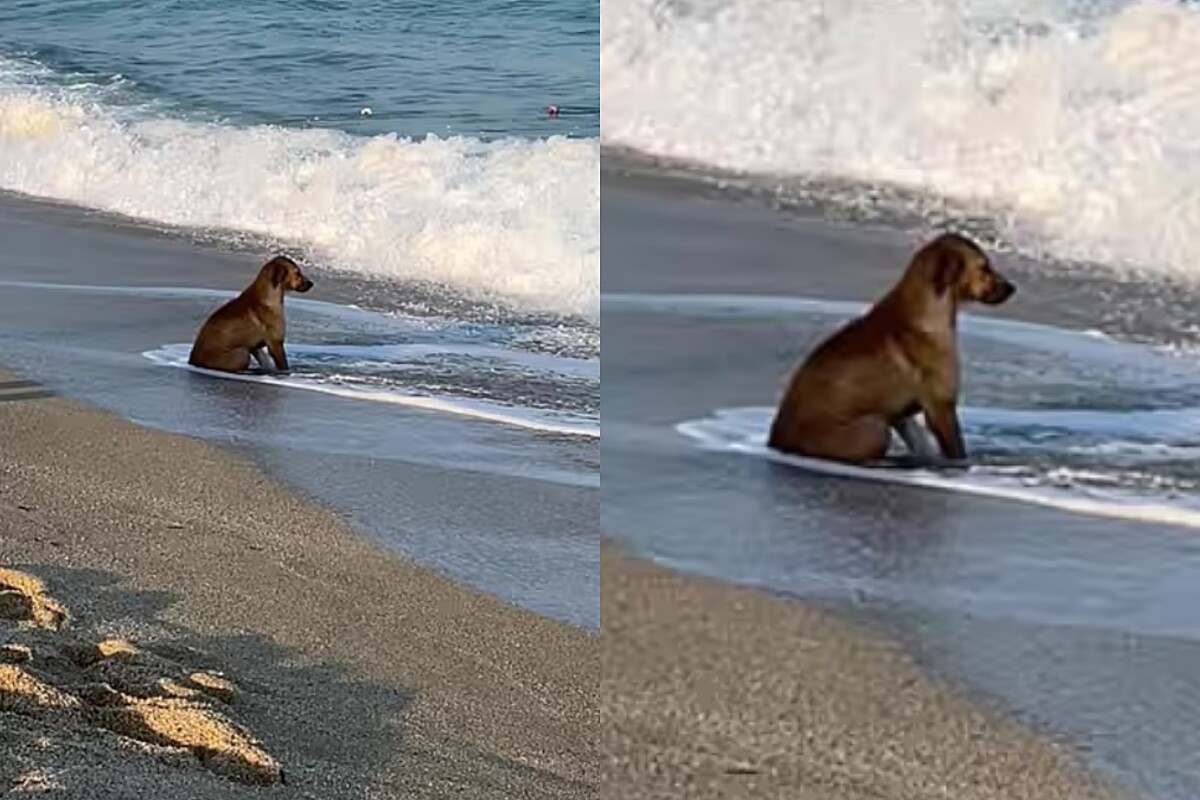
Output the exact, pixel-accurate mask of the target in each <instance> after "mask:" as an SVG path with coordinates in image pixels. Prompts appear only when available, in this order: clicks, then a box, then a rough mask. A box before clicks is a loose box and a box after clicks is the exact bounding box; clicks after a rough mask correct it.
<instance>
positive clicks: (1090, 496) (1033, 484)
mask: <svg viewBox="0 0 1200 800" xmlns="http://www.w3.org/2000/svg"><path fill="white" fill-rule="evenodd" d="M773 414H774V409H771V408H736V409H720V410H717V411H716V412H714V414H713V415H712V416H711V417H707V418H704V419H698V420H688V421H686V422H681V423H680V424H679V425H677V426H676V430H678V431H679V433H681V434H683V435H684V436H687V437H688V438H690V439H692V440H694V441H696V442H697V443H698V444H699V445H700V446H702V447H705V448H707V449H712V450H718V451H724V452H728V453H738V454H742V455H750V456H756V457H759V458H767V459H770V460H773V461H777V462H780V463H785V464H791V465H793V466H796V467H800V468H803V469H806V470H809V471H812V472H818V473H822V474H825V475H832V476H837V477H845V478H856V479H859V480H871V481H878V482H882V483H896V484H904V485H908V486H914V487H923V488H926V489H939V490H942V491H950V492H958V493H962V494H969V495H976V496H980V497H991V498H996V499H1001V500H1013V501H1018V502H1023V503H1031V504H1033V505H1040V506H1046V507H1049V508H1056V509H1060V510H1063V511H1070V512H1074V513H1078V514H1092V515H1096V516H1102V517H1112V518H1116V519H1129V520H1137V521H1140V522H1158V523H1163V524H1171V525H1183V526H1187V527H1192V528H1200V502H1198V501H1197V499H1196V496H1195V494H1194V491H1182V490H1181V487H1179V486H1176V485H1174V484H1173V483H1172V482H1171V481H1168V480H1163V481H1157V482H1154V481H1146V480H1138V481H1136V482H1134V481H1131V480H1129V479H1128V478H1127V477H1126V476H1122V475H1120V474H1113V473H1112V472H1111V471H1105V470H1095V469H1086V468H1073V467H1067V466H1059V467H1054V468H1050V469H1041V470H1039V469H1036V468H1033V467H1028V466H987V465H983V466H973V467H971V469H970V470H969V471H967V472H966V473H963V474H955V473H943V472H936V471H932V470H919V469H912V470H907V469H882V468H870V467H858V466H851V465H846V464H838V463H835V462H831V461H821V460H819V459H813V458H802V457H797V456H790V455H783V454H781V453H779V452H777V451H775V450H772V449H770V448H769V447H767V445H766V441H767V431H768V430H769V428H770V425H771V418H772V416H773ZM967 416H968V418H969V415H967ZM1128 416H1130V417H1134V416H1136V415H1128ZM1075 421H1078V420H1075ZM1131 424H1135V423H1132V422H1131ZM968 434H969V431H968Z"/></svg>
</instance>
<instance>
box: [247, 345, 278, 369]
mask: <svg viewBox="0 0 1200 800" xmlns="http://www.w3.org/2000/svg"><path fill="white" fill-rule="evenodd" d="M250 355H252V356H254V360H255V361H256V362H258V367H259V369H261V370H262V371H263V372H274V371H275V368H274V367H272V366H271V362H270V361H267V348H265V347H263V346H261V345H260V346H258V347H256V348H254V349H253V350H251V351H250Z"/></svg>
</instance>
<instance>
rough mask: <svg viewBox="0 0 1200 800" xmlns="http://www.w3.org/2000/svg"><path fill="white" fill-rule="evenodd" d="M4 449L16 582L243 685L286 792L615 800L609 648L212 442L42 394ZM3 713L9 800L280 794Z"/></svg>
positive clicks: (0, 525) (1, 502) (2, 405)
mask: <svg viewBox="0 0 1200 800" xmlns="http://www.w3.org/2000/svg"><path fill="white" fill-rule="evenodd" d="M3 377H4V379H5V380H9V379H11V376H9V375H7V374H5V375H4V376H3ZM0 440H3V441H4V447H3V448H0V476H3V478H2V480H0V531H3V534H2V535H0V564H2V565H4V566H7V567H12V568H17V569H21V570H24V571H26V572H28V573H30V574H33V575H35V576H37V577H39V578H41V579H42V580H43V581H44V583H45V584H46V591H47V592H48V593H49V594H50V595H52V596H53V597H54V598H56V599H57V600H58V601H60V602H61V603H62V604H64V605H65V606H66V607H67V608H69V609H70V612H71V615H72V623H71V628H70V630H71V632H72V634H71V635H73V636H78V637H81V638H82V639H87V640H89V641H91V640H95V641H98V640H99V639H101V638H104V637H107V636H120V637H123V638H125V639H128V640H130V641H131V642H133V643H135V644H136V645H137V646H138V647H139V648H142V649H144V650H146V651H148V652H153V653H155V654H156V655H157V656H159V657H160V658H162V659H168V660H173V662H178V663H183V664H188V665H189V668H197V669H198V668H207V669H212V670H216V671H220V672H221V673H223V674H224V675H225V676H226V677H227V678H228V679H230V680H232V681H233V682H234V683H235V684H236V685H237V686H238V687H239V690H240V693H241V697H240V699H239V701H238V702H237V703H236V705H234V706H231V710H230V712H229V713H230V715H231V716H232V717H233V719H234V720H235V722H236V723H237V724H238V725H240V726H243V727H244V728H245V729H246V730H248V731H249V732H251V733H252V734H253V736H254V737H256V738H257V739H259V740H260V745H261V747H262V748H263V750H264V751H265V752H267V753H269V754H270V755H271V756H272V757H274V758H275V759H277V760H278V762H279V764H280V765H281V766H282V768H283V770H284V773H285V775H286V779H287V785H286V786H281V787H277V788H276V789H274V790H272V792H271V793H272V796H279V797H312V798H352V797H353V798H364V797H378V798H393V797H431V798H433V797H439V798H440V797H446V796H449V795H453V796H456V797H477V798H508V797H547V798H548V797H564V798H565V797H595V796H596V794H597V791H598V789H597V768H596V762H595V751H594V743H595V736H596V715H595V709H596V703H597V683H598V675H597V662H598V657H599V656H598V650H599V640H598V638H597V637H595V636H593V635H590V634H588V633H586V632H585V631H583V630H581V629H579V628H576V627H572V626H569V625H566V624H563V623H559V622H554V621H551V620H548V619H546V618H543V617H540V616H537V615H535V614H533V613H531V612H528V611H523V610H520V609H518V608H515V607H513V606H510V605H507V604H505V603H503V602H500V601H498V600H494V599H491V598H489V597H487V596H484V595H482V594H480V593H478V592H476V591H473V590H471V589H468V588H464V587H462V586H460V585H458V584H455V583H453V582H451V581H449V580H446V579H443V578H440V577H438V576H436V575H434V574H432V573H430V572H428V571H426V570H424V569H421V568H418V567H415V566H413V565H412V564H410V563H408V562H406V561H403V560H400V559H398V558H396V557H394V556H393V555H391V554H389V553H388V552H387V551H386V550H384V549H382V548H381V547H380V546H378V545H376V544H374V543H372V542H370V541H368V540H366V539H365V538H363V537H362V536H361V535H359V534H358V533H356V532H355V531H353V530H351V529H349V528H348V527H347V526H346V525H345V524H344V523H343V522H341V521H340V520H338V519H337V518H335V517H334V516H333V515H332V514H330V513H328V512H326V511H324V510H322V509H320V508H317V507H316V506H314V505H313V504H312V503H311V502H309V501H306V500H304V499H302V498H300V497H298V496H296V495H294V494H292V493H290V492H288V491H286V490H285V489H283V488H281V487H279V486H278V485H276V484H275V483H274V482H273V481H271V480H270V479H269V478H268V477H267V476H266V475H264V474H263V473H262V472H261V471H260V470H259V469H258V468H257V467H255V466H254V465H252V464H250V463H248V462H247V461H245V460H243V459H241V458H238V457H235V456H233V455H230V454H229V453H228V452H226V451H223V450H221V449H218V448H216V447H214V446H212V445H209V444H206V443H203V442H199V441H195V440H192V439H188V438H184V437H180V436H174V435H170V434H166V433H162V432H157V431H151V430H147V429H144V428H140V427H138V426H135V425H132V424H130V423H127V422H124V421H122V420H120V419H117V418H115V417H113V416H111V415H109V414H106V413H102V412H97V411H92V410H88V409H85V408H83V407H81V406H78V405H76V404H74V403H71V402H68V401H65V400H62V399H56V398H51V399H45V398H42V399H38V398H36V397H31V398H28V399H20V400H17V399H14V400H11V401H9V402H0ZM9 635H16V636H18V638H19V636H21V635H24V634H11V633H10V634H9ZM48 652H51V651H47V650H43V649H42V645H40V644H38V643H37V642H35V643H34V645H33V658H32V660H31V661H30V662H28V663H29V667H30V670H31V671H33V672H35V673H36V672H37V671H38V670H39V669H42V670H44V671H45V672H46V673H51V672H53V671H54V670H53V669H52V667H54V665H53V664H50V663H46V662H42V661H40V659H45V658H49V656H48V655H47V653H48ZM0 705H2V704H0ZM0 717H3V720H2V721H0V785H4V786H5V787H6V788H7V787H9V786H17V785H23V786H26V787H32V788H36V787H37V786H50V785H53V786H58V787H60V788H59V789H57V790H56V792H55V793H54V794H53V795H51V796H55V797H71V798H95V797H120V798H125V797H129V798H134V797H163V798H189V800H190V798H195V797H212V798H217V797H230V798H233V797H250V796H255V797H257V796H261V792H262V791H263V790H262V789H261V788H256V787H249V786H246V785H244V784H240V783H236V782H231V781H229V780H227V779H226V778H224V777H220V776H218V775H215V774H214V773H213V772H211V771H209V770H206V769H202V768H198V767H197V766H196V765H195V764H194V763H190V762H188V761H187V759H185V760H184V763H179V762H178V760H176V761H172V760H171V759H164V758H162V757H160V756H161V754H160V755H158V756H156V755H154V754H147V753H146V752H144V751H143V750H139V749H137V748H134V747H130V746H129V744H130V743H129V742H128V741H125V740H118V739H117V737H115V736H113V735H111V734H110V733H106V732H104V731H97V730H93V729H86V730H81V729H79V728H78V727H75V726H73V725H72V724H70V723H62V722H61V721H56V719H55V718H54V717H53V716H52V715H51V716H45V715H39V714H38V713H25V714H17V715H13V714H12V713H9V712H5V711H0Z"/></svg>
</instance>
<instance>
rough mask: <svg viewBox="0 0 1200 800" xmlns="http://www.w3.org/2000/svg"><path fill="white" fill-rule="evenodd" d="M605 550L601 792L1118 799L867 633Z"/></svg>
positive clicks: (1058, 753) (1060, 754) (838, 799)
mask: <svg viewBox="0 0 1200 800" xmlns="http://www.w3.org/2000/svg"><path fill="white" fill-rule="evenodd" d="M601 558H602V561H601V574H602V576H603V577H602V584H601V598H602V601H601V602H602V608H603V613H604V618H605V628H604V647H603V650H602V654H601V664H602V674H603V678H602V681H601V699H600V703H601V705H600V709H601V711H600V714H601V723H602V724H601V731H602V732H601V738H600V741H601V749H602V753H603V759H604V761H603V768H602V773H601V774H602V775H603V783H604V786H605V790H606V792H608V793H610V794H611V796H614V797H639V798H660V797H661V798H666V797H699V798H707V797H713V798H716V797H746V798H753V797H764V798H766V797H784V796H787V797H806V798H807V797H813V798H822V800H866V798H896V800H901V798H903V799H904V800H913V799H914V798H924V797H955V798H963V800H983V799H984V798H989V799H990V798H1013V799H1014V800H1016V799H1017V798H1030V797H1039V798H1064V799H1065V798H1094V799H1095V800H1099V799H1100V798H1114V797H1118V796H1119V795H1118V794H1116V793H1114V792H1112V790H1111V789H1110V788H1107V787H1105V786H1104V785H1103V784H1102V783H1101V782H1099V781H1097V780H1095V779H1094V778H1093V777H1090V776H1089V775H1087V773H1086V772H1085V771H1084V770H1083V769H1081V768H1080V767H1079V765H1078V763H1076V762H1075V761H1074V759H1073V758H1072V757H1071V755H1070V754H1069V753H1068V752H1067V751H1066V750H1065V749H1064V748H1062V747H1060V746H1057V745H1056V744H1054V743H1052V742H1050V741H1048V740H1046V739H1043V738H1039V737H1037V736H1033V735H1031V734H1030V733H1028V732H1027V731H1025V730H1023V729H1021V728H1020V727H1019V726H1017V725H1015V724H1013V723H1012V722H1011V721H1009V720H1007V719H1005V718H1004V717H1003V716H1002V715H1000V714H998V713H995V712H991V711H981V710H979V708H978V707H977V706H975V705H973V704H972V703H971V702H969V701H968V700H967V699H966V698H964V697H962V696H960V695H958V694H956V693H955V692H953V691H950V690H948V689H947V688H946V687H945V685H944V684H942V683H940V682H937V681H931V680H930V679H929V678H928V677H926V676H925V675H923V674H922V673H921V671H920V670H919V669H918V668H917V666H916V665H915V664H914V663H913V662H912V661H911V660H910V659H908V658H907V657H906V656H905V655H904V654H903V653H902V652H901V651H900V650H899V648H897V647H896V646H895V645H894V644H893V643H891V642H889V641H887V639H886V638H882V637H880V636H879V635H878V634H877V632H871V631H869V630H867V629H864V628H861V627H856V626H854V625H850V624H847V623H846V622H845V621H844V620H842V619H838V618H837V617H836V616H834V615H832V614H828V613H824V612H822V611H819V610H816V609H813V608H811V607H806V606H804V605H800V604H796V603H788V602H784V601H781V600H779V599H776V598H772V597H770V596H769V595H766V594H763V593H760V592H755V591H752V590H746V589H738V588H734V587H731V586H729V585H727V584H724V583H720V582H717V581H710V580H698V579H689V578H683V577H680V576H679V575H676V574H672V573H671V572H668V571H666V570H663V569H661V568H658V567H654V566H651V565H648V564H646V563H644V562H638V561H635V560H632V559H630V558H629V557H628V556H626V555H624V554H622V553H621V552H620V551H619V550H618V549H617V548H616V547H606V549H605V550H604V551H603V553H602V556H601Z"/></svg>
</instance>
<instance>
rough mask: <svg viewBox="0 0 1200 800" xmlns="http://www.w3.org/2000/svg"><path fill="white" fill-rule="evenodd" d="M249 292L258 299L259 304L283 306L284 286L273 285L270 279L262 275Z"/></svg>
mask: <svg viewBox="0 0 1200 800" xmlns="http://www.w3.org/2000/svg"><path fill="white" fill-rule="evenodd" d="M248 291H250V292H251V293H252V294H253V295H254V296H255V297H256V298H258V300H259V302H261V303H263V304H265V305H269V306H282V305H283V296H284V294H285V292H284V291H283V286H282V285H281V284H276V283H272V282H271V279H270V277H267V276H263V275H260V276H259V277H258V279H256V280H255V281H254V285H252V286H251V287H250V289H249V290H248Z"/></svg>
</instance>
